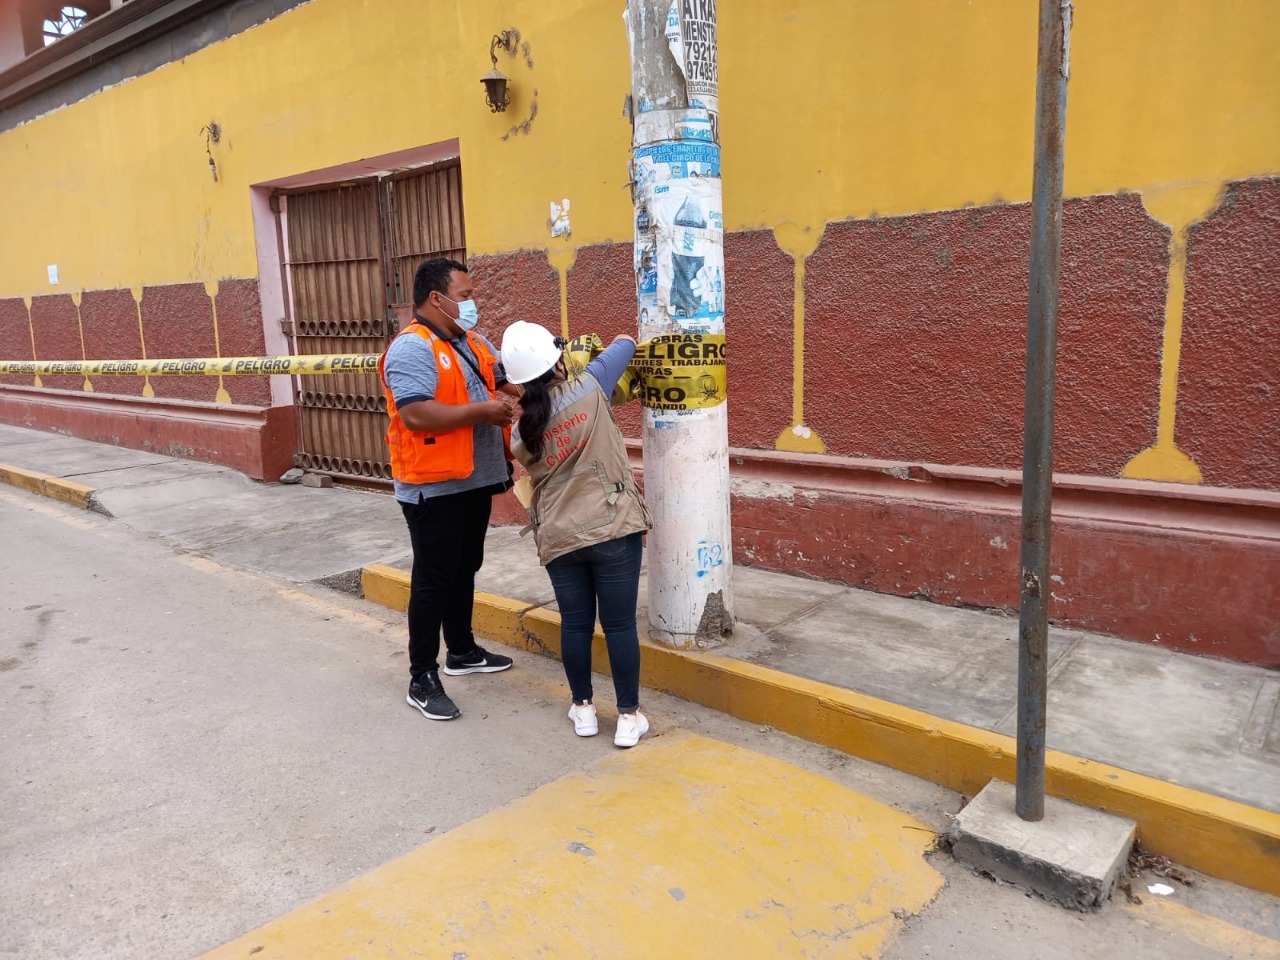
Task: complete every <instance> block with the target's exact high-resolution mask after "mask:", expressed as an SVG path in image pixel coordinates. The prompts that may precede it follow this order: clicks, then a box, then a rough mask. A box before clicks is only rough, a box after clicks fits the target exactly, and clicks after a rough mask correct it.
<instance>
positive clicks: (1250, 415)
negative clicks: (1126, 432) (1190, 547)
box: [1176, 179, 1280, 490]
mask: <svg viewBox="0 0 1280 960" xmlns="http://www.w3.org/2000/svg"><path fill="white" fill-rule="evenodd" d="M1178 381H1179V382H1178V419H1177V428H1176V439H1177V442H1178V444H1179V446H1181V447H1182V448H1183V449H1184V450H1185V451H1186V452H1187V453H1188V454H1189V455H1190V456H1191V457H1192V458H1193V459H1194V460H1195V461H1196V463H1198V464H1199V465H1200V470H1201V472H1202V473H1203V475H1204V482H1205V483H1209V484H1215V485H1220V486H1232V487H1260V488H1264V489H1268V490H1280V181H1278V180H1274V179H1273V180H1250V181H1245V182H1242V183H1236V184H1233V185H1232V186H1231V188H1230V190H1229V191H1228V193H1227V197H1226V199H1225V201H1224V202H1223V205H1222V206H1221V207H1220V208H1219V210H1218V211H1217V212H1216V213H1214V214H1213V215H1212V216H1210V217H1209V218H1208V219H1206V220H1205V221H1204V222H1203V223H1202V224H1200V225H1198V226H1195V227H1193V228H1192V229H1191V234H1190V237H1189V238H1188V244H1187V295H1186V304H1185V307H1184V312H1183V327H1182V363H1181V367H1180V371H1179V378H1178Z"/></svg>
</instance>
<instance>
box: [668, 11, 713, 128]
mask: <svg viewBox="0 0 1280 960" xmlns="http://www.w3.org/2000/svg"><path fill="white" fill-rule="evenodd" d="M666 38H667V44H668V45H669V46H670V48H671V53H672V56H674V57H675V60H676V63H678V64H679V65H680V68H681V71H682V72H683V73H684V81H685V91H686V92H687V93H688V95H689V106H691V107H703V108H704V109H706V110H708V111H709V112H710V113H712V114H718V113H719V112H720V68H719V64H718V62H717V60H718V57H717V53H716V51H717V46H716V0H674V2H673V3H672V4H671V6H670V8H668V10H667V28H666Z"/></svg>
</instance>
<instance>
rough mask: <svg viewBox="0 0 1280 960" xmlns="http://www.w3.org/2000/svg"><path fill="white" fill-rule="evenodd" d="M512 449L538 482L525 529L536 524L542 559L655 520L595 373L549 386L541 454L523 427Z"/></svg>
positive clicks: (612, 537)
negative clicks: (534, 455)
mask: <svg viewBox="0 0 1280 960" xmlns="http://www.w3.org/2000/svg"><path fill="white" fill-rule="evenodd" d="M511 449H512V452H514V453H515V455H516V458H517V459H518V460H519V461H520V462H521V463H522V464H524V465H525V468H526V469H527V470H528V471H529V478H530V480H532V482H533V496H532V499H531V500H530V503H529V527H528V528H526V530H527V529H532V530H533V536H534V540H535V541H536V542H537V544H538V559H539V560H540V561H541V562H542V564H543V566H545V565H546V564H548V563H550V562H551V561H552V560H554V559H556V557H562V556H564V555H565V554H566V553H572V552H573V551H574V550H578V549H581V548H582V547H589V546H591V545H593V544H596V543H603V542H605V541H606V540H615V539H617V538H618V537H625V536H627V535H628V534H631V533H638V532H641V531H644V530H648V529H649V528H650V527H651V526H652V525H653V522H652V520H651V518H650V516H649V508H648V507H646V506H645V503H644V498H643V497H642V496H641V495H640V489H639V488H638V487H637V486H636V480H635V475H634V474H633V473H632V472H631V461H630V460H629V459H628V457H627V448H626V445H625V444H624V443H623V442H622V434H621V433H620V432H619V431H618V426H617V424H615V423H614V422H613V412H612V411H611V410H610V407H609V398H608V397H606V396H605V395H604V393H603V391H601V389H600V385H599V383H598V382H597V381H596V379H595V378H594V377H592V376H591V375H590V374H583V375H582V376H580V377H579V378H578V379H577V380H573V381H570V382H564V383H557V384H555V385H553V386H552V387H551V417H550V419H549V420H548V421H547V429H546V433H545V435H544V440H543V445H542V456H541V457H538V458H537V459H536V460H534V459H533V458H532V456H531V455H530V453H529V449H528V447H526V446H525V445H524V440H523V439H522V438H521V437H520V435H519V433H518V432H517V433H516V434H514V435H513V436H512V438H511Z"/></svg>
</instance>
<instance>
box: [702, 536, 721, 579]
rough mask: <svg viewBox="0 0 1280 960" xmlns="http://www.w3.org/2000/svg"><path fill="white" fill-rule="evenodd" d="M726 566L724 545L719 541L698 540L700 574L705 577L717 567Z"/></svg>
mask: <svg viewBox="0 0 1280 960" xmlns="http://www.w3.org/2000/svg"><path fill="white" fill-rule="evenodd" d="M723 566H724V547H722V546H721V545H720V544H718V543H707V541H705V540H699V541H698V576H700V577H705V576H706V575H707V574H708V573H710V572H711V571H712V570H713V569H714V568H716V567H723Z"/></svg>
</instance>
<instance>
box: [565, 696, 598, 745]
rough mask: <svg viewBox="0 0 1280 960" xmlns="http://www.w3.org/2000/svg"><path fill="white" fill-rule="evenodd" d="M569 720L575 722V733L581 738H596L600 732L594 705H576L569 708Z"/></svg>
mask: <svg viewBox="0 0 1280 960" xmlns="http://www.w3.org/2000/svg"><path fill="white" fill-rule="evenodd" d="M569 719H570V720H572V721H573V732H574V733H576V734H577V735H578V736H580V737H594V736H595V735H596V734H597V733H599V732H600V723H599V721H597V720H596V706H595V704H594V703H575V704H574V705H573V706H571V707H570V708H569Z"/></svg>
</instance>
